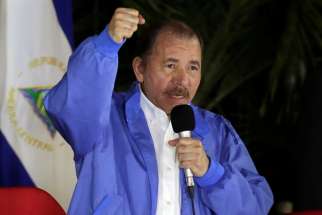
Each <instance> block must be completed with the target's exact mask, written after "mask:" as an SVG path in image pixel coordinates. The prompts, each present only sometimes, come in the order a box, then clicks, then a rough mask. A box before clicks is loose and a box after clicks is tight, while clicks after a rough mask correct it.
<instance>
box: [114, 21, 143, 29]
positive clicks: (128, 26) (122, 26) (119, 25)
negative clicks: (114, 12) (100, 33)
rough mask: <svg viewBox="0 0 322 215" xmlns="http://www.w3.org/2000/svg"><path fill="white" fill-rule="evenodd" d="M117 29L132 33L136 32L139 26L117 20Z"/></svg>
mask: <svg viewBox="0 0 322 215" xmlns="http://www.w3.org/2000/svg"><path fill="white" fill-rule="evenodd" d="M115 28H116V29H117V30H121V29H128V30H131V31H133V32H134V31H136V30H137V29H138V26H137V24H132V23H130V22H127V21H123V20H116V21H115Z"/></svg>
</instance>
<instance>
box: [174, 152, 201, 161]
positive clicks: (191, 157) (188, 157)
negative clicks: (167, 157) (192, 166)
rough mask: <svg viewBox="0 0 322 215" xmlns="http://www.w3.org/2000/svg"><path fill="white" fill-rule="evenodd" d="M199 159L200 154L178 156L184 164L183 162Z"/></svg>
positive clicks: (192, 153) (180, 154)
mask: <svg viewBox="0 0 322 215" xmlns="http://www.w3.org/2000/svg"><path fill="white" fill-rule="evenodd" d="M198 159H199V154H198V153H194V152H191V153H179V154H178V160H179V161H180V162H183V161H196V160H198Z"/></svg>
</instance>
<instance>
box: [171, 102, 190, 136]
mask: <svg viewBox="0 0 322 215" xmlns="http://www.w3.org/2000/svg"><path fill="white" fill-rule="evenodd" d="M170 118H171V123H172V127H173V130H174V132H176V133H180V132H182V131H192V130H193V129H194V128H195V117H194V114H193V110H192V108H191V107H190V106H189V105H185V104H184V105H177V106H175V107H174V108H173V109H172V111H171V113H170Z"/></svg>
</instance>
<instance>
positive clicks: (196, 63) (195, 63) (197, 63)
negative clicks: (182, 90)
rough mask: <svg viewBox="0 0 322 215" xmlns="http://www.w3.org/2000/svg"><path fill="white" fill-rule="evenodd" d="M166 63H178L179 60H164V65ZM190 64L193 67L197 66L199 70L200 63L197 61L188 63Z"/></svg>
mask: <svg viewBox="0 0 322 215" xmlns="http://www.w3.org/2000/svg"><path fill="white" fill-rule="evenodd" d="M167 62H173V63H177V62H179V60H178V59H175V58H171V57H170V58H167V59H166V60H165V63H167ZM189 63H190V64H193V65H197V66H198V67H199V68H200V62H199V61H198V60H191V61H190V62H189Z"/></svg>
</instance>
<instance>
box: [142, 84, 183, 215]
mask: <svg viewBox="0 0 322 215" xmlns="http://www.w3.org/2000/svg"><path fill="white" fill-rule="evenodd" d="M140 91H141V93H140V94H141V99H140V105H141V108H142V110H143V112H144V115H145V118H146V121H147V123H148V127H149V130H150V133H151V136H152V139H153V144H154V150H155V154H156V159H157V164H158V175H159V184H158V203H157V211H156V214H157V215H179V214H180V207H181V195H180V180H179V162H178V161H176V156H175V147H173V146H170V145H169V144H168V141H169V140H172V139H175V138H178V135H177V134H176V133H174V131H173V129H172V125H171V122H170V120H169V117H168V116H167V114H166V113H165V112H164V111H163V110H161V109H160V108H158V107H156V106H155V105H154V104H152V102H150V101H149V99H148V98H147V97H146V96H145V95H144V94H143V92H142V90H140Z"/></svg>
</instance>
